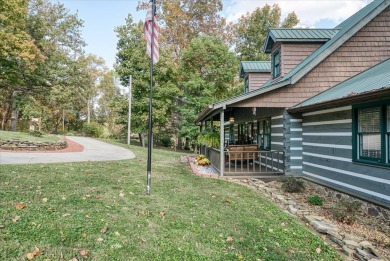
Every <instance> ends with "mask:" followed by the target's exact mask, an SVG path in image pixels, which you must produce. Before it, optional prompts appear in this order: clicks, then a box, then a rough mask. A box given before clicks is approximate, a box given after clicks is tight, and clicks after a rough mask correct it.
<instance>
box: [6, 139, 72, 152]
mask: <svg viewBox="0 0 390 261" xmlns="http://www.w3.org/2000/svg"><path fill="white" fill-rule="evenodd" d="M66 147H67V142H66V139H65V137H61V138H60V140H59V141H56V142H53V141H46V142H33V141H21V140H19V139H11V140H5V141H2V140H0V149H2V150H13V151H15V150H29V151H43V150H61V149H64V148H66Z"/></svg>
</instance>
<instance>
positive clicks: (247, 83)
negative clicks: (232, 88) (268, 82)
mask: <svg viewBox="0 0 390 261" xmlns="http://www.w3.org/2000/svg"><path fill="white" fill-rule="evenodd" d="M248 92H249V76H247V77H245V80H244V93H248Z"/></svg>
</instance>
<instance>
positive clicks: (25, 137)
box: [0, 130, 59, 142]
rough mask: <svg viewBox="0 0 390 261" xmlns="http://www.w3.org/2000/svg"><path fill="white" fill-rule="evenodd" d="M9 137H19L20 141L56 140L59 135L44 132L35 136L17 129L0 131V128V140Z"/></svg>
mask: <svg viewBox="0 0 390 261" xmlns="http://www.w3.org/2000/svg"><path fill="white" fill-rule="evenodd" d="M9 139H20V140H22V141H34V142H37V141H42V142H45V141H58V140H59V136H57V135H52V134H44V135H42V136H41V137H35V136H33V135H31V134H29V133H28V132H17V131H1V130H0V140H9Z"/></svg>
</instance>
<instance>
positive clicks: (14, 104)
mask: <svg viewBox="0 0 390 261" xmlns="http://www.w3.org/2000/svg"><path fill="white" fill-rule="evenodd" d="M16 98H17V92H16V91H14V92H13V93H12V112H11V131H16V127H17V125H18V117H19V107H18V104H17V101H16Z"/></svg>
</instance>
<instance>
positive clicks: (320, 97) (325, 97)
mask: <svg viewBox="0 0 390 261" xmlns="http://www.w3.org/2000/svg"><path fill="white" fill-rule="evenodd" d="M389 68H390V59H387V60H385V61H383V62H381V63H379V64H378V65H375V66H373V67H371V68H370V69H368V70H366V71H364V72H362V73H360V74H358V75H356V76H354V77H352V78H349V79H348V80H346V81H344V82H342V83H339V84H338V85H336V86H334V87H332V88H330V89H329V90H326V91H324V92H322V93H320V94H317V95H316V96H314V97H312V98H310V99H308V100H306V101H304V102H302V103H300V104H297V105H295V106H293V107H292V108H293V109H295V108H299V107H305V106H311V105H314V104H319V103H323V102H326V101H334V100H338V99H342V98H346V97H351V96H355V95H359V94H364V93H369V92H372V91H376V90H380V89H385V88H390V70H389Z"/></svg>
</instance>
